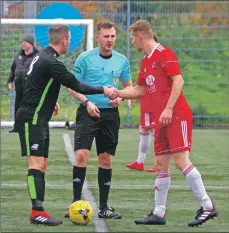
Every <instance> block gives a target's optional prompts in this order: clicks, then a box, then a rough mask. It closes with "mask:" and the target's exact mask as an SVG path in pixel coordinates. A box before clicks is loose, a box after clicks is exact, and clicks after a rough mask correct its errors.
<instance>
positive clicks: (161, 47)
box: [157, 44, 165, 52]
mask: <svg viewBox="0 0 229 233" xmlns="http://www.w3.org/2000/svg"><path fill="white" fill-rule="evenodd" d="M157 50H159V51H160V52H161V51H163V50H165V47H163V46H162V45H161V44H159V45H158V46H157Z"/></svg>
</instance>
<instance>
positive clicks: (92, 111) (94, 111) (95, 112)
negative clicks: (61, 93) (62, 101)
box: [67, 88, 100, 118]
mask: <svg viewBox="0 0 229 233" xmlns="http://www.w3.org/2000/svg"><path fill="white" fill-rule="evenodd" d="M67 90H68V93H69V94H70V95H72V96H73V97H75V98H76V99H77V100H79V101H80V102H81V103H82V104H83V105H85V106H86V108H87V112H88V114H89V115H90V116H92V117H98V118H99V117H100V111H99V109H98V108H97V107H96V105H95V104H94V103H92V102H91V101H89V100H88V99H87V97H86V96H85V95H83V94H80V93H78V92H76V91H73V90H72V89H70V88H68V89H67Z"/></svg>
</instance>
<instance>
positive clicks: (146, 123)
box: [140, 112, 155, 129]
mask: <svg viewBox="0 0 229 233" xmlns="http://www.w3.org/2000/svg"><path fill="white" fill-rule="evenodd" d="M140 126H141V128H143V129H152V128H154V127H155V125H154V122H153V116H152V113H151V112H141V116H140Z"/></svg>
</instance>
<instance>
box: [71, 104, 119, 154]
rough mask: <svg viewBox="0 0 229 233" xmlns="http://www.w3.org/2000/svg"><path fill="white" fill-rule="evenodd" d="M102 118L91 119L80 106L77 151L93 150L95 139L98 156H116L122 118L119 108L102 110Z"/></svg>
mask: <svg viewBox="0 0 229 233" xmlns="http://www.w3.org/2000/svg"><path fill="white" fill-rule="evenodd" d="M99 110H100V118H97V117H91V116H90V115H89V114H88V112H87V109H86V107H84V106H83V105H80V106H79V108H78V109H77V114H76V127H75V147H74V149H75V150H79V149H87V150H91V147H92V143H93V140H94V138H95V143H96V150H97V155H99V154H101V153H104V152H106V153H108V154H111V155H115V151H116V147H117V145H118V133H119V127H120V117H119V111H118V108H102V109H101V108H100V109H99Z"/></svg>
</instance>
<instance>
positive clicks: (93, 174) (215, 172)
mask: <svg viewBox="0 0 229 233" xmlns="http://www.w3.org/2000/svg"><path fill="white" fill-rule="evenodd" d="M63 133H69V135H70V137H71V139H72V144H73V131H66V130H64V129H52V130H51V145H50V156H49V165H48V169H47V172H46V183H47V188H46V200H45V208H46V210H47V211H48V213H49V214H50V215H53V216H55V217H58V218H61V219H63V213H64V210H65V208H66V207H67V206H68V204H69V203H70V201H71V199H72V188H71V183H72V182H71V177H72V172H71V171H72V169H71V166H70V163H69V161H68V158H67V153H66V151H65V146H64V141H63V136H62V134H63ZM228 139H229V133H228V131H226V130H194V132H193V151H192V153H191V160H192V162H193V164H194V165H195V166H196V167H197V168H198V169H199V170H200V172H201V174H202V178H203V180H204V183H205V185H206V187H207V188H206V189H207V191H208V194H209V195H210V197H211V198H212V199H213V201H214V203H215V205H216V207H217V208H218V210H219V213H220V215H219V217H218V218H216V219H214V220H213V221H211V220H210V221H209V222H207V223H205V224H204V225H202V226H200V227H198V228H189V227H187V223H188V221H190V220H192V219H193V218H194V215H195V212H196V210H197V209H198V208H199V203H198V201H196V200H195V198H194V197H193V195H192V193H191V191H190V190H189V188H188V187H187V186H186V183H185V179H184V177H183V175H181V174H180V172H179V171H178V170H176V169H175V168H174V166H173V164H172V166H171V172H172V187H171V189H170V191H169V194H168V202H167V215H166V220H167V224H166V225H165V226H137V225H135V224H134V220H135V219H136V218H141V217H144V216H145V215H146V214H148V212H149V211H150V210H151V209H152V208H153V202H154V195H153V191H152V187H153V184H154V179H155V177H154V176H155V175H154V174H151V173H146V172H139V171H130V170H127V169H126V168H125V164H126V163H129V162H132V161H134V160H135V159H136V157H137V150H138V141H139V135H138V130H137V129H129V130H128V129H122V130H120V142H119V145H118V148H117V154H116V156H115V157H114V159H113V176H112V185H111V192H110V197H109V204H110V205H111V206H113V207H115V208H116V210H117V211H118V212H120V213H122V215H123V218H122V220H105V223H106V226H107V229H108V231H109V232H152V231H154V232H159V231H160V232H227V231H228V229H229V223H228V216H229V169H228V168H229V156H228V155H229V153H228V152H229V151H228V149H229V147H228V145H229V144H228V141H229V140H228ZM1 149H2V150H1V182H2V184H1V232H92V231H94V226H93V224H89V225H88V226H75V225H73V224H72V223H71V222H70V221H69V220H64V224H63V225H61V226H58V227H45V226H34V225H30V224H29V221H28V220H29V213H30V208H31V203H30V201H29V196H28V192H27V187H26V175H27V161H26V158H21V157H20V146H19V139H18V135H17V134H9V133H8V131H7V130H1ZM152 154H153V144H152V146H151V149H150V152H149V153H148V156H147V159H146V162H145V167H146V168H148V167H152V166H153V157H152V156H151V155H152ZM87 181H88V183H89V187H90V190H91V191H92V194H93V196H94V197H95V200H96V202H97V203H98V185H97V156H96V152H95V148H93V149H92V153H91V156H90V160H89V164H88V167H87Z"/></svg>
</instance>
